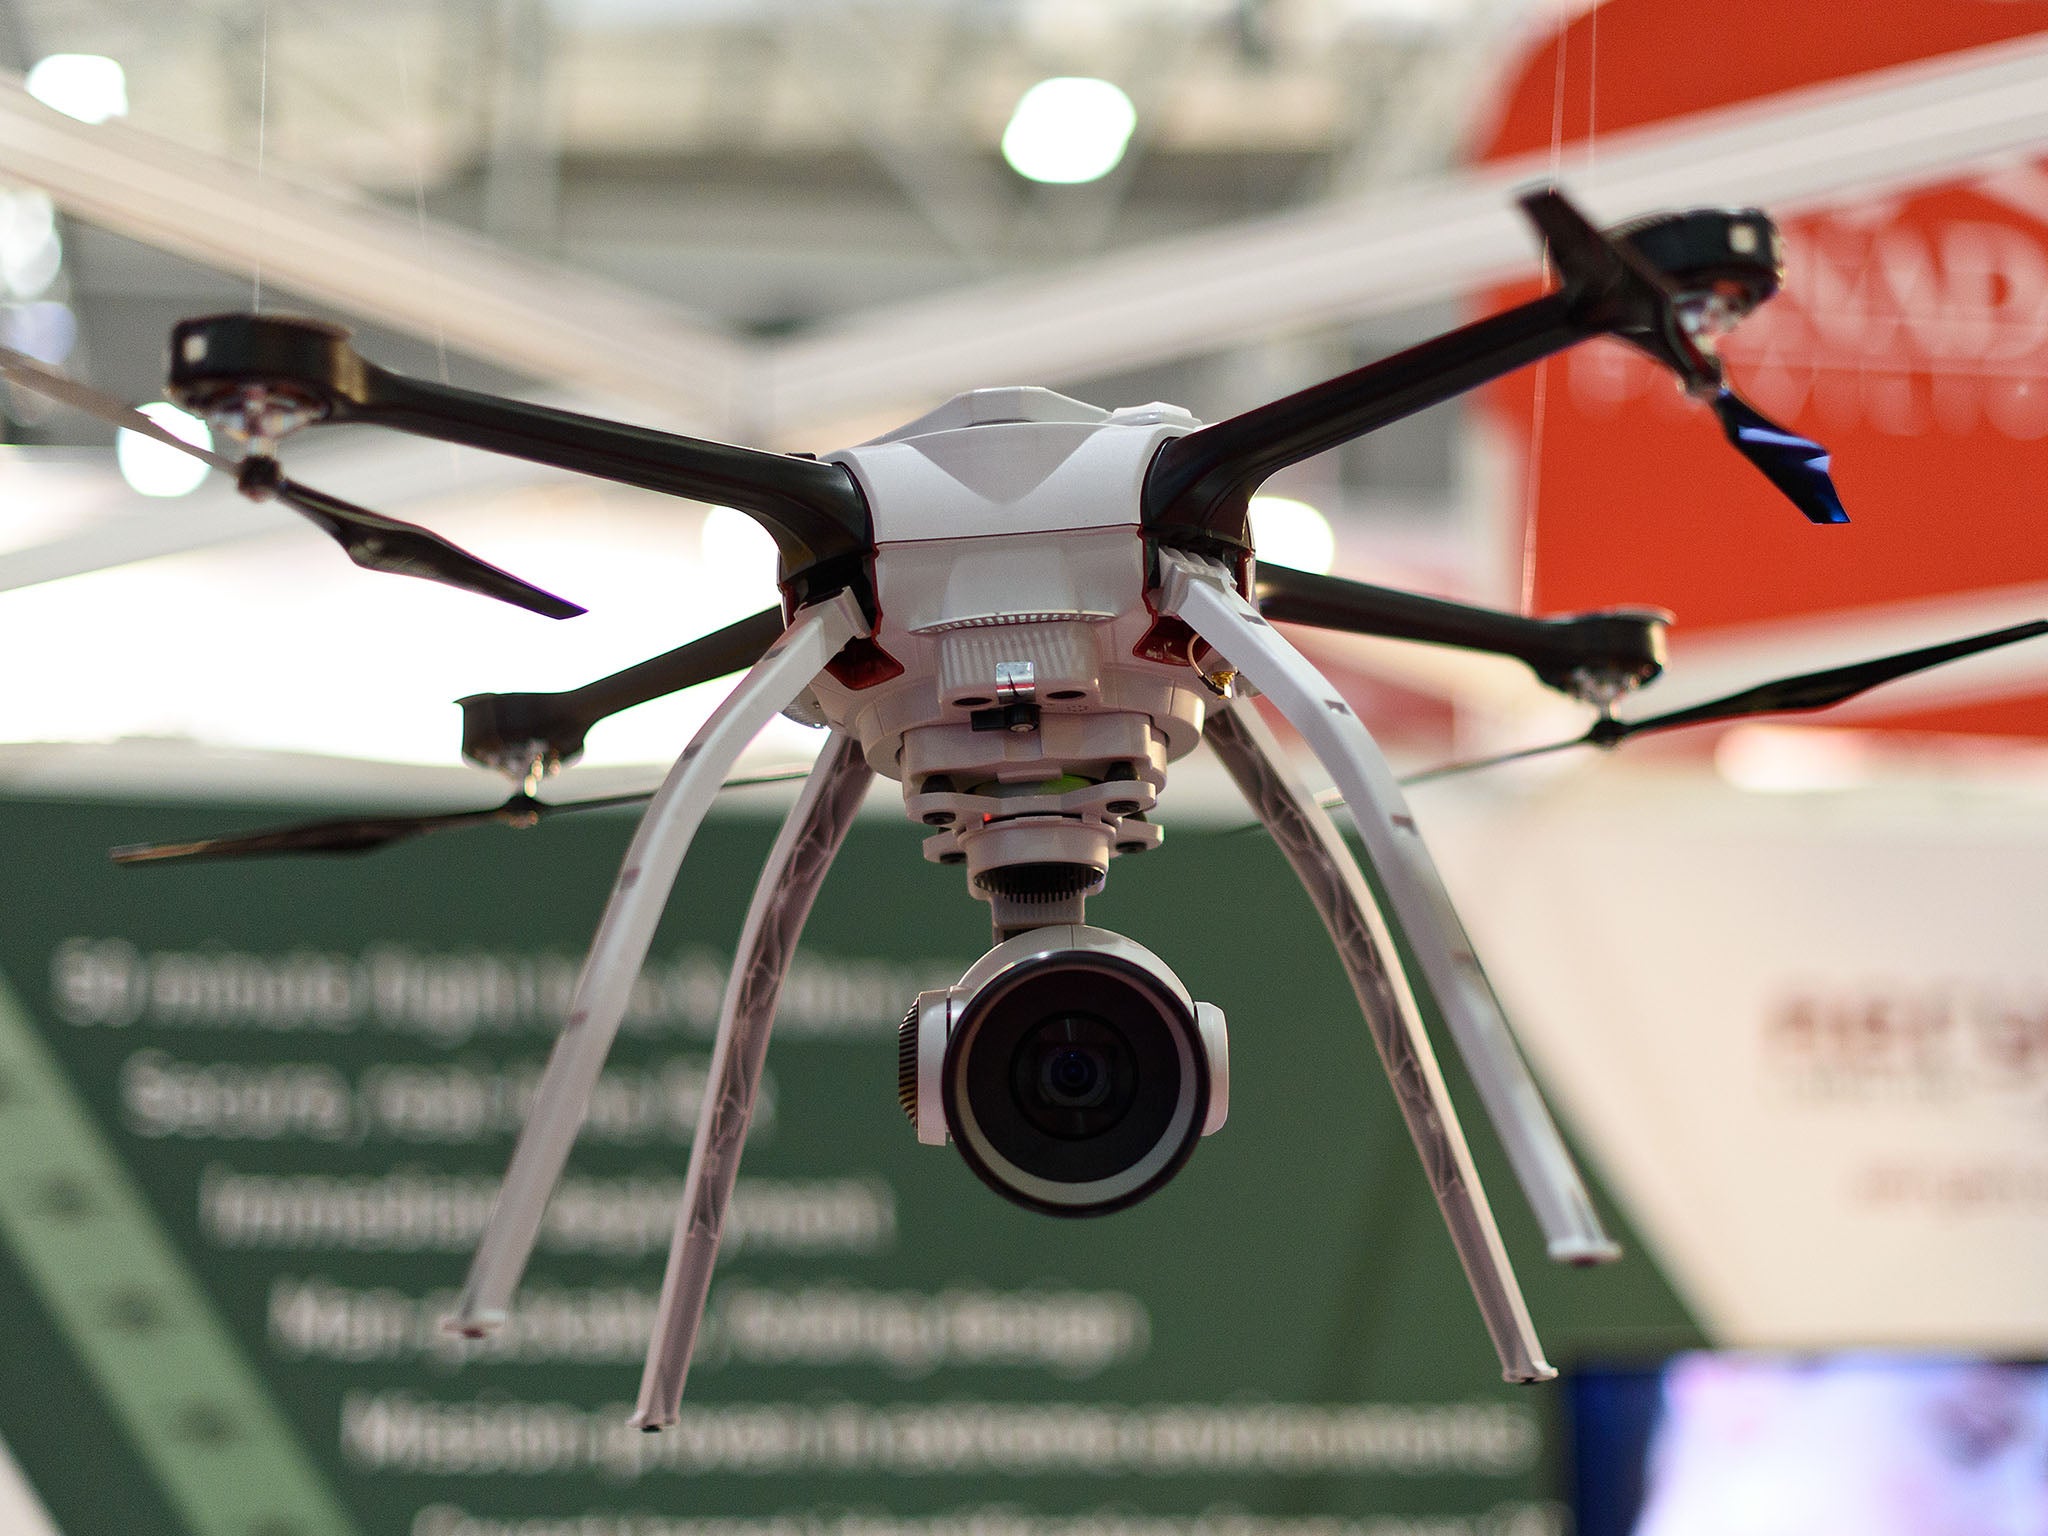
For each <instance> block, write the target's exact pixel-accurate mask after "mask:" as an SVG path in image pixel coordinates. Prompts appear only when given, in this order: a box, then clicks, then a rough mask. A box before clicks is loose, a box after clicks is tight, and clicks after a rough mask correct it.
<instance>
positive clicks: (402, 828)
mask: <svg viewBox="0 0 2048 1536" xmlns="http://www.w3.org/2000/svg"><path fill="white" fill-rule="evenodd" d="M809 772H810V770H809V769H808V768H791V769H786V770H784V771H781V772H778V773H763V774H755V775H752V776H750V777H747V778H738V779H727V780H726V781H725V783H724V784H723V785H722V786H721V788H724V789H744V788H747V787H748V786H750V785H755V784H780V783H785V782H787V781H789V780H791V779H801V778H803V777H804V776H805V775H806V774H808V773H809ZM653 798H654V791H653V790H642V791H638V792H636V793H634V794H630V795H601V796H598V797H597V798H595V799H590V800H540V799H537V798H535V797H534V796H532V795H530V794H528V793H527V792H526V791H525V790H523V789H522V790H520V791H519V792H518V793H517V794H515V795H513V796H512V798H511V799H509V800H507V801H506V802H505V803H504V804H503V805H493V806H486V807H485V808H484V809H482V810H476V811H442V812H429V813H427V814H424V815H413V816H353V817H342V818H340V819H337V820H332V821H309V822H301V823H299V824H297V825H295V826H289V827H270V828H266V829H264V830H262V831H259V832H240V833H231V834H229V835H227V836H224V837H202V838H199V839H197V840H195V841H192V842H186V843H137V844H134V845H132V846H130V847H126V848H115V849H112V850H110V852H109V855H108V856H109V857H110V858H112V859H113V861H114V862H115V863H116V864H164V863H170V862H172V861H174V860H175V861H182V862H185V863H193V862H197V861H199V860H202V859H245V858H254V857H257V856H259V855H263V854H279V853H371V852H374V851H375V850H377V849H379V848H385V847H389V846H390V845H391V844H393V843H399V842H406V841H408V840H410V839H412V838H415V837H422V836H424V835H425V834H427V833H429V832H445V831H448V830H450V829H451V828H454V827H478V826H483V825H485V824H486V823H488V822H497V823H499V824H501V825H503V826H508V827H530V826H533V825H534V824H535V823H537V822H539V821H541V820H543V819H544V818H546V817H549V816H556V815H560V814H563V813H565V812H568V811H596V810H603V809H605V808H606V807H609V806H620V805H640V804H642V803H644V802H646V801H648V800H651V799H653Z"/></svg>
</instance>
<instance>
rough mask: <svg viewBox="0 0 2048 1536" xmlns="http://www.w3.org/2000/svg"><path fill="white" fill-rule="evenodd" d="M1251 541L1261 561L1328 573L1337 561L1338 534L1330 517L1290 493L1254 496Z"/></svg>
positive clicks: (1318, 572) (1323, 574) (1298, 569)
mask: <svg viewBox="0 0 2048 1536" xmlns="http://www.w3.org/2000/svg"><path fill="white" fill-rule="evenodd" d="M1251 519H1252V543H1253V545H1255V546H1256V547H1257V549H1258V552H1259V558H1260V559H1261V560H1270V561H1272V562H1273V563H1274V564H1275V565H1287V566H1292V567H1293V568H1294V569H1295V570H1297V571H1313V572H1315V573H1316V574H1317V575H1318V576H1327V575H1329V574H1330V571H1331V570H1332V569H1333V568H1334V567H1335V566H1336V564H1337V535H1336V534H1335V533H1334V532H1333V531H1332V530H1331V528H1330V520H1329V519H1328V518H1327V517H1324V516H1323V514H1322V513H1320V512H1318V511H1317V510H1316V509H1315V508H1314V507H1312V506H1310V505H1309V504H1308V503H1307V502H1305V501H1296V500H1295V499H1294V498H1293V497H1292V496H1254V497H1253V498H1252V502H1251Z"/></svg>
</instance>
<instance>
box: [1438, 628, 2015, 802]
mask: <svg viewBox="0 0 2048 1536" xmlns="http://www.w3.org/2000/svg"><path fill="white" fill-rule="evenodd" d="M2036 635H2048V619H2035V620H2033V621H2031V622H2030V623H2026V624H2015V625H2013V626H2012V627H2011V628H2009V629H1994V630H1991V631H1988V632H1987V633H1985V634H1981V635H1971V636H1969V637H1967V638H1965V639H1962V640H1948V641H1944V642H1943V643H1942V644H1940V645H1929V646H1922V647H1921V648H1920V649H1919V650H1914V651H1901V652H1900V653H1898V654H1897V655H1895V656H1880V657H1877V658H1876V659H1874V660H1871V661H1858V662H1852V663H1850V664H1849V665H1847V666H1841V667H1828V668H1825V669H1824V670H1822V671H1819V672H1802V673H1800V674H1798V675H1797V676H1796V677H1783V678H1779V679H1778V680H1777V681H1775V682H1769V683H1759V684H1757V685H1756V686H1755V687H1752V688H1744V689H1742V690H1741V691H1740V692H1737V693H1731V694H1727V695H1725V696H1724V697H1722V698H1718V699H1710V700H1708V701H1707V702H1706V703H1704V704H1694V705H1690V706H1688V707H1687V708H1685V709H1675V710H1672V711H1670V712H1669V713H1667V714H1662V715H1651V716H1648V717H1647V718H1645V719H1642V720H1617V719H1615V718H1614V717H1613V716H1612V715H1602V716H1601V717H1600V718H1599V719H1597V720H1595V721H1594V722H1593V723H1592V725H1591V726H1590V727H1588V728H1587V730H1586V733H1585V734H1584V735H1582V736H1574V737H1571V738H1570V739H1569V740H1566V741H1551V742H1545V743H1544V744H1542V745H1541V746H1535V747H1523V748H1520V749H1519V750H1517V751H1513V752H1500V753H1496V754H1495V755H1493V756H1491V757H1479V758H1469V759H1467V760H1465V761H1463V762H1456V763H1446V764H1444V765H1443V766H1442V767H1439V768H1431V769H1428V770H1426V771H1425V772H1422V773H1416V774H1411V775H1409V776H1408V777H1407V778H1405V779H1403V780H1402V781H1401V782H1402V783H1404V784H1427V783H1429V782H1431V781H1432V780H1435V779H1446V778H1450V777H1451V776H1453V775H1454V774H1461V773H1473V772H1476V771H1478V770H1479V769H1481V768H1492V767H1496V766H1498V765H1499V764H1501V763H1511V762H1515V761H1518V760H1519V759H1521V758H1525V757H1541V756H1543V755H1544V754H1545V753H1549V752H1562V751H1564V750H1566V749H1567V748H1569V747H1616V746H1619V745H1620V744H1621V743H1622V742H1624V741H1627V740H1629V739H1630V738H1631V737H1635V736H1647V735H1649V734H1650V733H1651V732H1653V731H1673V730H1678V729H1680V728H1681V727H1684V726H1688V725H1708V724H1712V723H1714V722H1716V721H1721V720H1741V719H1746V718H1748V717H1749V716H1752V715H1783V714H1799V713H1804V712H1806V711H1810V710H1816V709H1828V708H1831V707H1833V706H1834V705H1836V704H1843V703H1847V702H1848V701H1849V700H1850V699H1853V698H1855V697H1856V696H1857V695H1858V694H1860V693H1865V692H1868V691H1869V690H1870V689H1872V688H1875V687H1877V686H1879V685H1880V684H1882V683H1889V682H1892V681H1894V680H1896V679H1898V678H1901V677H1907V676H1910V675H1911V674H1912V673H1915V672H1924V671H1926V670H1927V669H1928V668H1930V667H1938V666H1941V665H1943V664H1944V663H1947V662H1951V661H1957V660H1960V659H1961V658H1962V657H1965V656H1975V655H1977V654H1978V653H1979V652H1982V651H1990V650H1996V649H1997V648H1998V647H2000V646H2005V645H2013V644H2016V643H2017V642H2019V641H2021V640H2031V639H2033V638H2034V637H2035V636H2036Z"/></svg>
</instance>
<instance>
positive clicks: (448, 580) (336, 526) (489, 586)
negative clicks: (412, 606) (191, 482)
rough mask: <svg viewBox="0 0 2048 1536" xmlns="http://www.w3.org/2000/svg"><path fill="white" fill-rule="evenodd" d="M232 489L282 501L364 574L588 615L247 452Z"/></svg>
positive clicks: (555, 614) (435, 537)
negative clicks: (413, 580) (409, 579)
mask: <svg viewBox="0 0 2048 1536" xmlns="http://www.w3.org/2000/svg"><path fill="white" fill-rule="evenodd" d="M235 485H236V487H237V488H238V489H239V490H240V491H241V493H242V494H243V495H244V496H247V497H248V498H249V499H250V500H251V501H270V500H273V499H274V500H277V501H281V502H283V503H284V504H285V505H286V506H288V507H290V508H291V509H292V510H293V511H294V512H296V513H298V514H299V515H300V516H301V517H303V518H305V519H306V521H307V522H309V523H311V524H312V525H313V526H314V527H316V528H318V529H319V530H320V531H321V532H322V533H324V534H326V535H327V536H328V537H329V538H330V539H332V540H334V542H335V543H337V544H339V545H340V546H341V547H342V550H343V552H344V553H345V554H347V556H348V557H349V559H351V560H353V561H355V563H356V564H357V565H360V566H361V567H363V569H364V570H367V571H383V572H385V573H386V574H388V575H392V576H417V577H419V578H421V579H422V580H424V581H438V582H440V583H441V584H442V585H443V586H449V587H460V588H461V589H462V590H463V591H465V592H475V593H477V594H479V595H480V596H483V597H495V598H496V599H498V601H499V602H501V603H510V604H512V605H513V606H514V607H515V608H524V609H525V610H526V611H527V612H528V613H537V614H540V615H541V616H542V617H543V618H549V619H573V618H575V617H576V616H577V615H578V614H580V613H587V612H588V611H589V610H588V609H585V608H582V607H579V606H578V605H577V604H575V603H572V602H569V601H567V600H565V599H563V598H559V597H557V596H555V595H554V593H552V592H548V591H544V590H542V589H541V588H539V587H536V586H535V585H534V584H533V583H532V582H530V581H523V580H521V579H520V578H519V577H517V576H514V575H513V574H512V573H511V572H510V571H505V570H500V569H499V568H498V567H497V566H495V565H492V564H491V563H490V562H489V561H487V560H479V559H478V558H477V557H476V556H475V555H472V554H471V553H470V552H469V551H468V550H466V549H463V548H462V547H461V546H460V545H457V544H451V543H449V542H448V540H446V539H444V538H442V537H441V536H440V535H439V534H438V533H430V532H428V531H427V530H426V529H425V528H422V527H420V526H418V525H417V524H416V523H402V522H400V521H399V520H398V519H397V518H395V517H385V516H384V515H383V514H382V513H378V512H372V511H370V510H368V509H367V508H364V507H359V506H357V505H356V504H355V503H354V502H350V501H343V500H342V499H341V498H340V497H339V496H329V495H328V494H327V493H326V492H324V491H316V490H314V489H313V488H312V487H311V486H309V485H300V484H299V483H298V482H297V481H295V480H292V479H291V478H289V477H288V476H287V475H286V474H285V472H284V470H283V469H282V468H280V467H279V465H278V462H277V460H275V459H273V458H270V457H269V456H268V455H264V454H252V455H251V456H250V457H248V458H246V459H244V460H242V462H241V465H240V467H239V468H238V469H237V471H236V473H235Z"/></svg>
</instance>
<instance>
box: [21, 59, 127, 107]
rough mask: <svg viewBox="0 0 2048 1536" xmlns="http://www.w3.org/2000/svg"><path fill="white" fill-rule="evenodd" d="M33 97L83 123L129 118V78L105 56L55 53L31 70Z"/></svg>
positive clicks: (29, 76) (30, 82)
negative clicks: (112, 118) (113, 118)
mask: <svg viewBox="0 0 2048 1536" xmlns="http://www.w3.org/2000/svg"><path fill="white" fill-rule="evenodd" d="M25 83H26V84H27V86H28V93H29V95H31V96H33V97H35V99H36V100H37V101H40V102H41V103H42V104H43V105H44V106H46V107H55V108H56V109H57V110H58V111H59V112H62V113H63V114H64V115H65V116H66V117H75V118H77V119H78V120H79V121H80V122H81V123H104V122H105V121H106V120H107V119H108V118H110V117H126V116H127V115H128V76H127V74H126V73H125V72H124V71H123V70H122V68H121V66H120V65H119V64H117V63H115V62H114V61H113V60H112V59H110V58H107V57H106V56H105V55H104V54H98V53H53V54H51V55H50V56H49V57H48V58H46V59H42V60H39V61H38V62H37V63H36V65H35V67H34V68H32V69H31V70H29V72H28V79H27V81H26V82H25Z"/></svg>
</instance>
